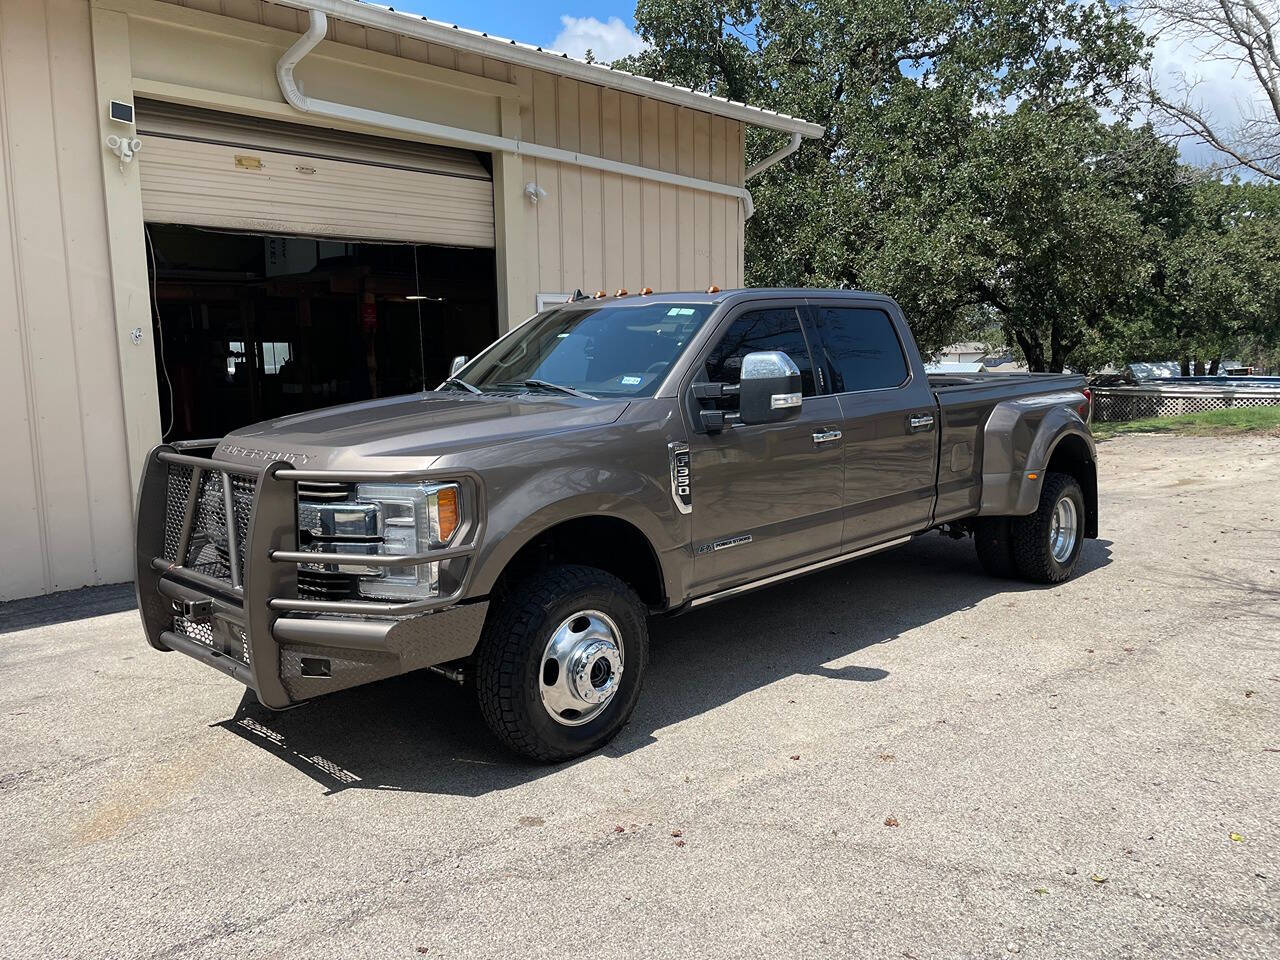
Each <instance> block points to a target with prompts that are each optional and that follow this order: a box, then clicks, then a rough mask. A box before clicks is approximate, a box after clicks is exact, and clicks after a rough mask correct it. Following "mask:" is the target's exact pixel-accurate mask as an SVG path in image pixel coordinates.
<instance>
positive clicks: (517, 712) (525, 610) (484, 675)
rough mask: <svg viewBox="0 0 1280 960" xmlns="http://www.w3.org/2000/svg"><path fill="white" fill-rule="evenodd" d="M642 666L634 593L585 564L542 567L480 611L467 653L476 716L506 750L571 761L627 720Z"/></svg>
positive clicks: (645, 650) (644, 647)
mask: <svg viewBox="0 0 1280 960" xmlns="http://www.w3.org/2000/svg"><path fill="white" fill-rule="evenodd" d="M648 659H649V630H648V622H647V613H646V611H645V607H644V604H643V603H641V602H640V598H639V597H638V596H636V593H635V591H634V590H632V589H631V588H630V587H629V586H627V585H626V584H625V583H623V582H622V581H621V580H619V579H618V578H617V577H615V576H613V575H612V574H609V573H605V572H604V571H603V570H598V569H596V568H594V567H584V566H570V565H565V566H555V567H549V568H547V569H546V570H543V571H540V572H538V573H536V574H535V575H533V576H532V577H530V578H529V579H527V580H525V581H524V582H522V583H521V584H519V585H518V586H516V588H515V589H514V590H513V591H512V592H511V593H510V594H509V595H508V596H507V597H506V598H505V599H504V600H502V601H500V602H499V604H498V605H497V608H496V609H494V610H492V611H491V613H490V616H489V619H488V622H486V624H485V629H484V634H483V635H482V636H481V638H480V644H479V646H478V647H477V648H476V658H475V664H476V669H475V678H476V694H477V697H478V698H479V702H480V712H481V714H483V716H484V719H485V722H486V723H487V724H488V725H489V729H491V730H492V731H493V732H494V734H495V735H496V736H497V737H498V739H499V740H501V741H502V742H503V743H504V744H505V745H506V746H507V747H508V748H510V749H511V750H513V751H515V752H516V753H519V754H521V755H523V756H526V757H529V758H531V759H534V760H541V761H544V762H554V761H559V760H569V759H572V758H573V757H579V756H582V755H583V754H584V753H590V752H591V751H592V750H595V749H596V748H597V747H600V746H602V745H603V744H605V743H607V742H608V741H609V740H611V739H612V738H613V737H614V736H615V735H616V734H617V732H618V731H619V730H620V729H622V727H623V725H624V724H625V723H626V722H627V720H629V719H630V718H631V713H632V711H633V710H634V709H635V705H636V701H637V700H638V699H639V696H640V687H641V683H642V680H643V677H644V672H645V667H646V666H647V665H648Z"/></svg>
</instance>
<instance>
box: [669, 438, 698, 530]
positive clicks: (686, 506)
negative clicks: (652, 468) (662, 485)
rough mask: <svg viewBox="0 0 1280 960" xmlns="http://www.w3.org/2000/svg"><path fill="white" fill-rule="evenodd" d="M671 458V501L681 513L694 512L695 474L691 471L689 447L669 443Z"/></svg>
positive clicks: (682, 444) (683, 444)
mask: <svg viewBox="0 0 1280 960" xmlns="http://www.w3.org/2000/svg"><path fill="white" fill-rule="evenodd" d="M667 454H668V456H670V458H671V499H672V500H673V501H674V502H675V505H676V509H677V510H679V511H680V512H681V513H692V512H693V474H692V472H691V471H690V469H689V445H688V444H687V443H678V442H676V443H668V444H667Z"/></svg>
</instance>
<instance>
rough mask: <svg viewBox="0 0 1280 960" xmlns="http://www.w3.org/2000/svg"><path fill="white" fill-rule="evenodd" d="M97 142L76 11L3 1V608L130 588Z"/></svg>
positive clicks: (42, 2) (63, 3)
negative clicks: (41, 597) (78, 590)
mask: <svg viewBox="0 0 1280 960" xmlns="http://www.w3.org/2000/svg"><path fill="white" fill-rule="evenodd" d="M51 64H52V65H53V66H52V67H51ZM97 134H98V119H97V102H96V95H95V89H94V77H93V53H92V50H91V45H90V30H89V8H88V3H87V2H86V0H0V244H2V245H3V246H2V247H0V410H3V413H4V415H3V416H2V417H0V449H3V450H4V468H3V470H0V504H2V505H3V508H2V509H0V545H2V547H0V599H11V598H13V597H22V596H30V595H32V594H38V593H45V592H50V591H54V590H63V589H68V588H72V587H79V586H83V585H85V584H93V583H111V582H118V581H121V580H127V579H129V578H130V577H131V576H132V568H133V563H132V557H131V555H130V550H129V543H130V541H131V530H132V525H133V519H132V509H131V503H132V494H131V490H130V483H129V476H128V464H127V448H126V444H125V434H124V413H123V407H122V405H121V400H120V397H121V387H120V372H119V371H120V368H119V365H118V362H117V360H116V343H115V337H116V334H115V318H114V314H113V308H112V291H111V284H110V271H111V262H110V256H109V252H108V245H107V228H106V219H105V217H106V215H105V205H104V200H103V180H102V167H101V162H100V160H99V153H98V151H99V149H100V147H99V145H98V142H97Z"/></svg>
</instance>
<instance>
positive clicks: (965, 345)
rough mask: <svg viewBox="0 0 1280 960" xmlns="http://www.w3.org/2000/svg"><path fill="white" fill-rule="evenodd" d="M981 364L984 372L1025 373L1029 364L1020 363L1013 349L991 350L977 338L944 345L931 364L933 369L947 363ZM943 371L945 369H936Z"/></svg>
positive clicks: (952, 371) (956, 371)
mask: <svg viewBox="0 0 1280 960" xmlns="http://www.w3.org/2000/svg"><path fill="white" fill-rule="evenodd" d="M973 363H976V364H980V365H981V366H982V372H984V373H1024V372H1026V369H1027V365H1026V364H1025V363H1020V362H1019V361H1018V360H1016V359H1014V356H1013V351H1012V350H999V351H993V350H991V349H990V348H989V347H988V346H987V344H985V343H979V342H977V341H976V340H969V341H962V342H960V343H953V344H951V346H949V347H943V348H942V349H941V350H940V351H938V353H937V355H936V356H935V357H934V358H933V362H932V363H931V364H929V367H930V369H931V370H933V368H934V367H936V366H940V365H946V364H973ZM936 372H943V371H936ZM945 372H947V373H961V372H965V373H968V372H975V371H959V370H947V371H945Z"/></svg>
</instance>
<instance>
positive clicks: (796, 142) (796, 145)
mask: <svg viewBox="0 0 1280 960" xmlns="http://www.w3.org/2000/svg"><path fill="white" fill-rule="evenodd" d="M799 149H800V134H798V133H793V134H792V135H791V142H790V143H788V144H787V145H786V146H785V147H783V148H782V149H781V150H775V151H774V152H773V153H771V154H769V156H767V157H765V158H764V159H763V160H761V161H760V162H759V163H753V164H752V165H751V166H749V167H747V176H746V179H747V180H750V179H751V178H752V177H754V176H758V175H759V174H762V173H764V172H765V171H766V170H768V169H769V168H770V167H772V166H773V165H774V164H775V163H777V162H778V161H779V160H785V159H786V158H787V157H789V156H791V155H792V154H793V153H795V152H796V151H797V150H799Z"/></svg>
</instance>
